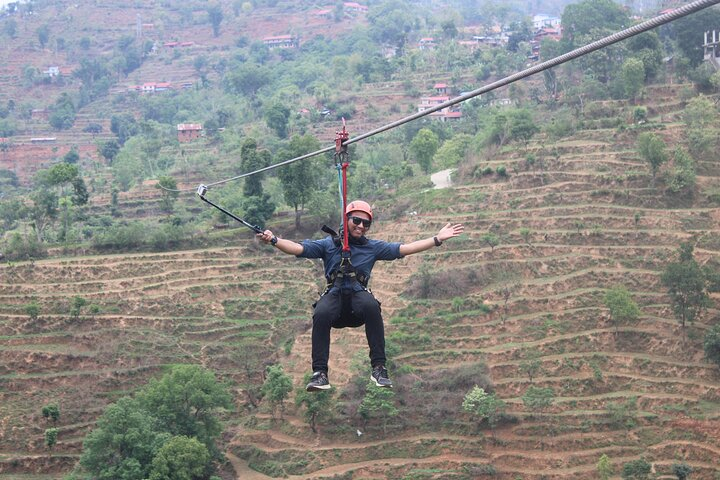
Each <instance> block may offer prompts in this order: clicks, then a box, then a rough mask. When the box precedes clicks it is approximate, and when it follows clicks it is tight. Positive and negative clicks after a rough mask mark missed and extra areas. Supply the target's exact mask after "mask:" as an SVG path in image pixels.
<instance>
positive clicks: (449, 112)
mask: <svg viewBox="0 0 720 480" xmlns="http://www.w3.org/2000/svg"><path fill="white" fill-rule="evenodd" d="M448 100H450V97H448V96H447V95H438V96H433V97H420V105H418V113H419V112H424V111H425V110H429V109H431V108H433V107H436V106H438V105H440V104H443V103H445V102H447V101H448ZM428 117H430V118H433V119H436V120H440V121H443V122H445V121H448V120H458V119H460V118H462V112H461V111H460V108H459V107H458V106H457V105H453V106H452V107H445V108H443V109H441V110H438V111H437V112H433V113H431V114H429V115H428Z"/></svg>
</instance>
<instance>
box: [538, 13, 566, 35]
mask: <svg viewBox="0 0 720 480" xmlns="http://www.w3.org/2000/svg"><path fill="white" fill-rule="evenodd" d="M532 22H533V30H534V31H538V30H541V29H543V28H557V27H559V26H560V19H559V18H558V17H554V16H552V15H545V14H544V13H538V14H537V15H535V16H533V21H532Z"/></svg>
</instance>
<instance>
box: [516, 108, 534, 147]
mask: <svg viewBox="0 0 720 480" xmlns="http://www.w3.org/2000/svg"><path fill="white" fill-rule="evenodd" d="M539 131H540V128H539V127H538V126H537V124H536V123H535V120H534V119H533V118H532V115H531V114H530V111H529V110H527V109H524V108H523V109H518V110H513V111H511V112H510V138H511V139H512V140H516V141H520V142H522V143H523V144H524V145H526V146H527V144H528V142H529V141H530V139H531V138H532V137H533V136H534V135H535V134H536V133H537V132H539Z"/></svg>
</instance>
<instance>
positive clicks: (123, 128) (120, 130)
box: [110, 113, 140, 145]
mask: <svg viewBox="0 0 720 480" xmlns="http://www.w3.org/2000/svg"><path fill="white" fill-rule="evenodd" d="M110 131H111V132H112V133H114V134H115V135H117V137H118V143H119V144H120V145H125V142H127V141H128V140H129V139H130V137H132V136H134V135H137V134H138V133H140V126H139V125H138V123H137V120H135V117H133V116H132V115H131V114H129V113H123V114H119V115H113V116H112V117H110Z"/></svg>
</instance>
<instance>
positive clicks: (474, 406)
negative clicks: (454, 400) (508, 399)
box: [462, 385, 505, 434]
mask: <svg viewBox="0 0 720 480" xmlns="http://www.w3.org/2000/svg"><path fill="white" fill-rule="evenodd" d="M462 408H463V410H465V411H466V412H467V413H469V414H470V415H472V416H473V417H475V419H477V421H478V423H482V422H483V421H487V422H488V425H489V426H490V429H491V430H493V434H494V430H495V427H496V426H497V424H498V422H499V421H500V419H501V418H502V416H503V415H504V413H505V402H504V401H502V400H501V399H500V398H498V397H497V395H495V394H494V393H488V392H486V391H485V390H484V389H483V388H480V387H478V386H477V385H475V386H474V387H473V388H472V389H471V390H470V391H469V392H468V393H467V394H466V395H465V398H464V399H463V403H462Z"/></svg>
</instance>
